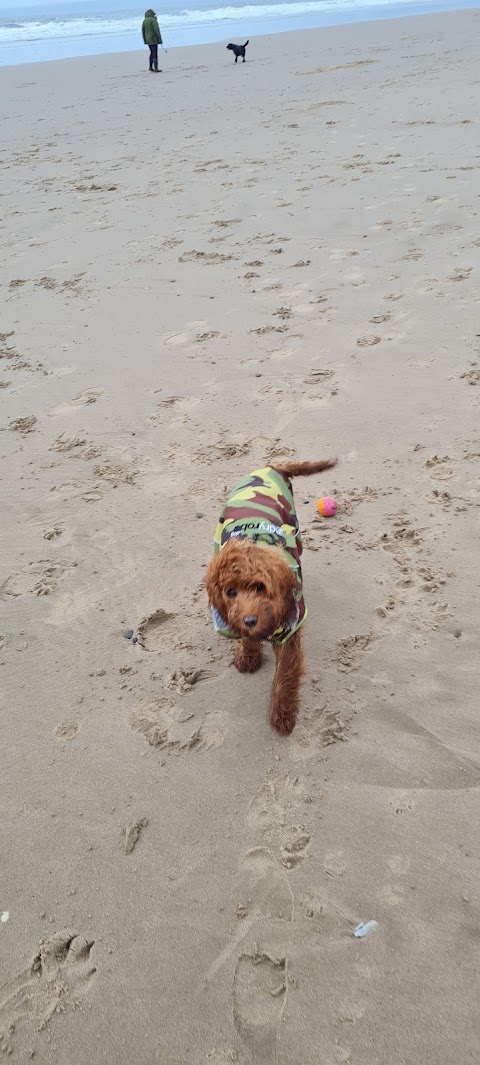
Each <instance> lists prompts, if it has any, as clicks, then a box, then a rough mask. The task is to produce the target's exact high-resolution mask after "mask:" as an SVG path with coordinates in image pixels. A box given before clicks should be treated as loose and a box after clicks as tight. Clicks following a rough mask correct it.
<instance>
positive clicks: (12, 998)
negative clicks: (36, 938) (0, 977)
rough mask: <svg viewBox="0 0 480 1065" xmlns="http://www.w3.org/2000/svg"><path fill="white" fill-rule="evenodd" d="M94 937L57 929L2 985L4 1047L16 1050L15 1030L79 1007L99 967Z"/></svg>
mask: <svg viewBox="0 0 480 1065" xmlns="http://www.w3.org/2000/svg"><path fill="white" fill-rule="evenodd" d="M93 945H94V943H93V940H87V939H84V938H83V936H79V935H77V933H76V932H72V931H69V930H68V931H67V930H63V931H61V932H55V933H54V935H53V936H51V938H49V939H44V940H42V941H41V943H40V946H39V949H38V951H37V952H36V954H35V955H34V957H33V958H32V961H31V962H30V964H29V965H28V966H27V967H26V968H25V969H24V970H23V971H22V972H20V973H19V974H18V975H17V976H15V977H14V978H13V979H12V980H10V981H8V983H6V984H4V985H3V987H2V988H0V1049H1V1050H3V1052H4V1053H5V1054H7V1055H8V1054H12V1053H13V1037H14V1033H15V1031H16V1030H17V1029H18V1028H19V1027H21V1026H23V1025H25V1024H27V1023H28V1022H30V1023H31V1024H32V1026H33V1030H37V1031H38V1030H41V1029H43V1028H45V1027H46V1025H47V1024H48V1023H49V1021H50V1020H51V1018H52V1017H53V1015H54V1014H55V1013H64V1012H65V1011H66V1010H68V1009H75V1007H76V1006H77V1005H78V1001H79V998H80V997H81V996H82V995H84V994H85V993H86V992H87V991H88V990H89V989H90V987H91V984H92V980H93V978H94V976H95V973H96V968H95V966H94V965H92V962H91V951H92V947H93Z"/></svg>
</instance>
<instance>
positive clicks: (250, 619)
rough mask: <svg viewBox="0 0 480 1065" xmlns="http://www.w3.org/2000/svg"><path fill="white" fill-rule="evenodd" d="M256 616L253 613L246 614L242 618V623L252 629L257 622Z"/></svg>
mask: <svg viewBox="0 0 480 1065" xmlns="http://www.w3.org/2000/svg"><path fill="white" fill-rule="evenodd" d="M257 621H258V618H256V617H255V616H254V614H247V616H246V617H244V619H243V624H244V625H246V626H247V629H254V628H255V625H256V624H257Z"/></svg>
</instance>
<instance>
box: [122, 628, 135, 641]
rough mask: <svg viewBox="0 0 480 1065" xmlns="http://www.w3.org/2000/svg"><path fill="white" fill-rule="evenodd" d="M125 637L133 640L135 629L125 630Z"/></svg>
mask: <svg viewBox="0 0 480 1065" xmlns="http://www.w3.org/2000/svg"><path fill="white" fill-rule="evenodd" d="M123 635H124V637H125V639H126V640H131V639H132V636H133V629H125V632H124V634H123Z"/></svg>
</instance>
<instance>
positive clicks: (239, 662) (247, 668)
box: [233, 637, 263, 673]
mask: <svg viewBox="0 0 480 1065" xmlns="http://www.w3.org/2000/svg"><path fill="white" fill-rule="evenodd" d="M262 657H263V656H262V645H261V643H260V641H259V640H248V639H247V638H246V637H244V638H243V639H241V640H238V641H237V646H236V649H235V658H234V660H233V664H234V666H236V667H237V669H238V671H239V673H256V672H257V669H260V666H261V664H262Z"/></svg>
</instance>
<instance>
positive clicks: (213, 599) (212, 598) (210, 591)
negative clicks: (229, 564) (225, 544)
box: [205, 555, 223, 614]
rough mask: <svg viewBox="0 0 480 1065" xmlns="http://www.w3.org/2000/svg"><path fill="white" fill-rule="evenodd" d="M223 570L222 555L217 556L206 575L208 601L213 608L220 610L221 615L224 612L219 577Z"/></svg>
mask: <svg viewBox="0 0 480 1065" xmlns="http://www.w3.org/2000/svg"><path fill="white" fill-rule="evenodd" d="M220 568H221V559H220V555H215V557H214V558H212V561H211V562H210V563H209V565H208V569H207V572H206V574H205V587H206V589H207V595H208V601H209V603H210V605H211V606H214V607H215V610H218V612H219V614H221V612H222V606H223V602H222V593H221V591H220V585H219V582H218V577H219V573H220Z"/></svg>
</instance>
